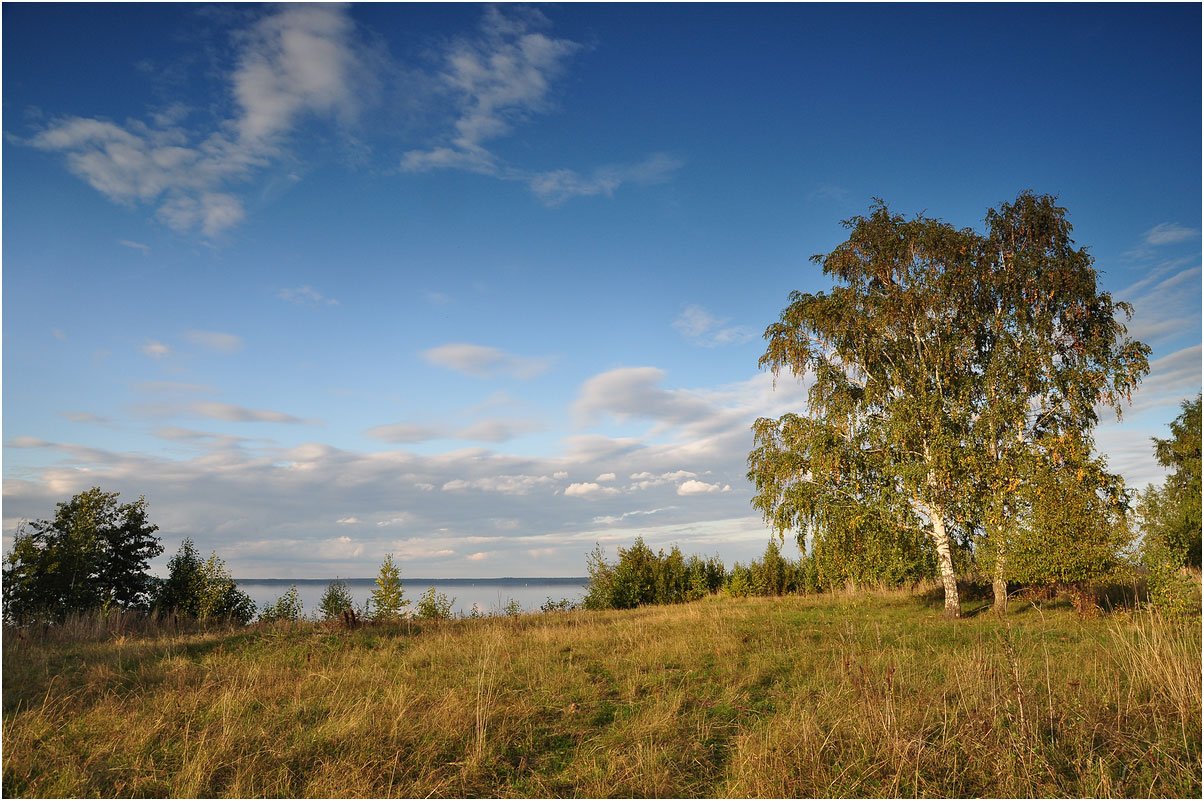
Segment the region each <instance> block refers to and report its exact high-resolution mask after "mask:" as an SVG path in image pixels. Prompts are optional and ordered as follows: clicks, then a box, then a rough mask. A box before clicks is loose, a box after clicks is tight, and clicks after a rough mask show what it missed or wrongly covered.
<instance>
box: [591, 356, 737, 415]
mask: <svg viewBox="0 0 1204 801" xmlns="http://www.w3.org/2000/svg"><path fill="white" fill-rule="evenodd" d="M664 377H665V371H664V370H661V369H659V368H656V367H620V368H617V369H615V370H610V371H607V372H605V373H600V374H599V375H596V376H594V377H593V378H590V379H588V380H587V381H586V382H585V383H584V384H582V386H581V392H580V395H579V396H578V398H577V402H576V404H575V409H576V412H577V415H578V416H579V417H580V418H582V419H583V420H586V421H591V420H595V419H597V417H598V416H599V415H600V414H603V413H608V414H610V415H612V416H613V417H615V418H616V419H617V420H619V421H620V422H624V421H626V420H629V419H631V418H647V419H654V420H659V421H663V422H668V423H673V424H682V423H687V422H690V421H695V420H700V419H703V418H706V417H709V416H711V415H712V414H713V413H714V412H715V408H714V407H713V405H712V404H710V403H708V402H706V401H705V400H703V399H701V398H700V397H698V396H697V395H695V394H692V393H689V392H683V391H680V390H666V389H661V387H660V386H659V385H660V383H661V381H662V380H663V379H664Z"/></svg>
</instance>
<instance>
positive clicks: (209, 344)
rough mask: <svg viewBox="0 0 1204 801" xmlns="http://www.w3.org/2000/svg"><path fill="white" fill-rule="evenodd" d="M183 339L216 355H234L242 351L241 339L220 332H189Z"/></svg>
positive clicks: (234, 335)
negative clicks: (216, 353)
mask: <svg viewBox="0 0 1204 801" xmlns="http://www.w3.org/2000/svg"><path fill="white" fill-rule="evenodd" d="M184 338H185V339H186V340H188V341H189V342H191V343H192V344H194V345H200V346H201V347H203V348H207V349H208V350H213V351H217V352H218V353H236V352H237V351H240V350H242V348H243V341H242V337H240V336H238V335H236V334H226V333H222V332H221V331H196V330H193V331H189V332H187V333H185V334H184Z"/></svg>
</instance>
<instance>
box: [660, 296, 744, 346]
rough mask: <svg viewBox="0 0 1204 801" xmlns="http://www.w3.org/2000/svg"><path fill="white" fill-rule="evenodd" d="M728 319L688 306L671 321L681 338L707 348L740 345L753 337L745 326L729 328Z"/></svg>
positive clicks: (701, 308)
mask: <svg viewBox="0 0 1204 801" xmlns="http://www.w3.org/2000/svg"><path fill="white" fill-rule="evenodd" d="M728 322H729V320H728V318H718V317H714V316H712V315H711V313H710V312H708V311H707V310H706V309H704V308H703V307H701V306H698V305H693V304H691V305H689V306H686V308H685V309H683V310H682V313H681V314H679V315H678V316H677V319H675V320H674V321H673V327H674V328H675V329H677V331H678V333H680V334H681V335H682V336H683V337H685V338H686V339H688V340H690V341H691V342H694V343H695V344H698V345H702V346H704V347H708V348H714V347H718V346H720V345H741V344H743V343H745V342H748V341H750V340H751V339H752V338H753V337H754V336H755V334H754V332H753V329H751V328H749V327H748V326H746V325H732V326H729V325H727V323H728Z"/></svg>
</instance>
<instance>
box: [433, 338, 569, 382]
mask: <svg viewBox="0 0 1204 801" xmlns="http://www.w3.org/2000/svg"><path fill="white" fill-rule="evenodd" d="M421 356H422V358H423V359H425V360H426V361H428V362H430V363H431V364H434V365H436V366H438V367H445V368H447V369H449V370H455V371H456V372H460V373H463V374H465V375H469V376H473V377H474V378H493V377H496V376H511V377H513V378H533V377H535V376H537V375H539V374H540V373H543V372H546V371H547V369H548V368H549V367H551V366H552V361H553V359H552V358H550V357H534V356H514V355H511V354H509V353H506V352H505V351H504V350H501V349H499V348H493V347H489V346H486V345H473V344H471V343H467V342H453V343H449V344H447V345H439V346H438V347H435V348H431V349H430V350H426V351H423V352H422V354H421Z"/></svg>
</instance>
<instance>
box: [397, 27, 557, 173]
mask: <svg viewBox="0 0 1204 801" xmlns="http://www.w3.org/2000/svg"><path fill="white" fill-rule="evenodd" d="M546 25H547V19H546V18H545V17H544V16H543V14H541V13H540V12H538V11H535V10H527V9H515V10H513V12H512V13H511V14H510V15H509V16H507V15H505V14H503V12H502V11H500V10H498V9H497V8H495V7H492V6H491V7H488V8H487V9H486V11H485V17H484V19H483V20H482V22H481V31H480V36H479V37H478V38H476V39H473V40H469V39H461V40H459V41H457V42H455V43H454V44H453V45H452V46H451V47H450V48H449V49H448V50H447V52H446V53H445V55H444V65H443V70H442V72H441V73H440V77H441V80H442V81H443V84H444V89H445V91H447V92H448V93H449V94H450V96H451V97H452V102H453V104H454V105H455V107H456V120H455V122H454V124H453V132H452V133H450V134H449V135H448V136H447V141H446V142H445V143H444V144H440V145H438V146H436V147H434V148H431V149H429V150H412V151H410V152H408V153H406V154H405V156H404V157H403V159H402V162H401V165H402V168H403V169H405V170H410V171H421V170H430V169H436V168H446V167H452V168H456V169H466V170H471V171H475V172H484V173H495V172H497V171H498V167H497V163H496V162H497V160H496V158H495V157H494V155H493V154H492V153H490V152H489V151H488V150H487V149H486V148H485V144H486V143H487V142H489V141H491V140H494V139H497V138H499V137H501V136H505V135H506V134H507V133H509V132H510V130H511V128H512V127H513V126H514V124H516V123H518V122H521V121H522V120H524V119H526V118H527V117H528V116H529V115H530V114H532V113H534V112H538V111H542V110H544V109H546V108H547V96H548V92H549V90H550V83H551V81H552V80H553V79H554V78H555V77H556V76H557V75H559V74H560V73H561V72H562V71H563V69H564V62H565V60H566V59H567V58H568V56H570V55H571V54H572V53H574V52H575V51H577V50H578V49H579V48H580V45H578V44H576V43H575V42H571V41H569V40H567V39H553V38H550V37H548V36H545V35H544V34H543V33H540V32H538V31H537V30H534V29H536V28H540V27H545V26H546Z"/></svg>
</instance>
